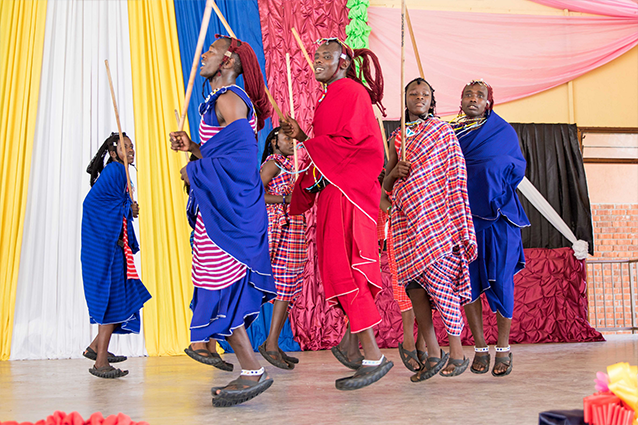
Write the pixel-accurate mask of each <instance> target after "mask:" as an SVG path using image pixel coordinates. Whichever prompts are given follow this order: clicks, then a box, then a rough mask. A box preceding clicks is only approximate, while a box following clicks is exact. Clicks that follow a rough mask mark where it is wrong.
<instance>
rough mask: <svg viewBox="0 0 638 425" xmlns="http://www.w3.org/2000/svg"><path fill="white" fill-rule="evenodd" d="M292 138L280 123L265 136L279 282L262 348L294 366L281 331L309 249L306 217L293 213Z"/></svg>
mask: <svg viewBox="0 0 638 425" xmlns="http://www.w3.org/2000/svg"><path fill="white" fill-rule="evenodd" d="M293 153H294V152H293V142H292V139H291V138H290V137H288V136H286V135H285V134H284V133H283V132H282V131H280V128H279V127H277V128H275V129H274V130H272V131H271V132H270V134H269V135H268V137H267V138H266V145H265V147H264V154H263V157H262V165H261V171H260V175H261V181H262V182H263V183H264V188H265V189H266V195H265V200H266V209H267V210H268V241H269V243H270V261H271V263H272V273H273V276H274V278H275V285H276V286H277V298H276V299H275V301H274V308H273V314H272V322H271V325H270V334H269V335H268V338H267V339H266V341H265V342H264V344H263V345H262V346H260V347H259V352H260V353H261V354H262V356H264V358H265V359H266V360H267V361H269V362H270V363H272V364H273V365H274V366H277V367H279V368H281V369H294V367H295V364H296V363H298V362H299V360H298V359H296V358H294V357H290V356H288V355H286V354H285V353H284V352H283V351H282V350H281V349H280V348H279V334H280V333H281V329H282V327H283V325H284V323H285V322H286V318H287V317H288V306H289V305H290V303H292V302H294V300H295V298H297V296H298V295H299V293H300V292H301V284H302V283H303V269H304V265H305V264H306V258H307V257H308V255H307V251H306V218H305V216H304V215H303V214H301V215H291V214H290V206H289V204H290V197H291V194H292V190H293V188H294V186H295V180H296V179H295V174H294V165H293V161H292V159H291V157H292V155H293Z"/></svg>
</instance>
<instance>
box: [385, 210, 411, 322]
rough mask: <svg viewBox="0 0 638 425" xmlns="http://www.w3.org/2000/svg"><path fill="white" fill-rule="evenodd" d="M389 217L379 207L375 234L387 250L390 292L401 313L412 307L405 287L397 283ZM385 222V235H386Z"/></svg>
mask: <svg viewBox="0 0 638 425" xmlns="http://www.w3.org/2000/svg"><path fill="white" fill-rule="evenodd" d="M389 221H390V217H389V216H388V214H387V213H386V212H385V211H383V210H381V209H379V218H378V219H377V235H378V237H379V246H381V247H382V246H383V241H384V240H385V245H386V247H387V251H388V266H389V268H390V276H391V277H392V294H393V295H394V300H395V301H396V302H397V304H399V310H400V311H401V313H403V312H404V311H408V310H411V309H412V301H410V297H408V294H406V292H405V288H404V287H402V286H401V285H399V279H397V262H396V260H395V258H394V248H393V246H392V226H391V225H390V222H389ZM386 224H387V225H388V228H387V235H386Z"/></svg>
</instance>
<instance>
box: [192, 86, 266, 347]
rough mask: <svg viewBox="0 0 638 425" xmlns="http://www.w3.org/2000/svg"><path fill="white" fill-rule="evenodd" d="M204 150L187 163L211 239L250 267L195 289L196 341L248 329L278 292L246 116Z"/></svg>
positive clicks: (218, 337) (261, 190)
mask: <svg viewBox="0 0 638 425" xmlns="http://www.w3.org/2000/svg"><path fill="white" fill-rule="evenodd" d="M233 91H235V90H233ZM236 93H237V94H240V93H238V92H236ZM240 96H242V98H244V96H245V95H242V94H240ZM247 99H248V98H247V97H246V98H244V100H245V101H246V100H247ZM248 102H249V101H248ZM248 102H247V104H248V105H249V106H250V107H251V105H250V104H249V103H248ZM213 110H214V108H213ZM251 111H252V107H251ZM201 153H202V156H203V158H202V159H200V160H197V161H193V162H190V163H189V164H188V165H187V167H186V171H187V173H188V178H189V180H190V185H191V190H192V196H193V201H194V203H195V204H196V205H197V206H198V208H199V211H200V213H201V215H202V219H203V221H204V226H205V227H206V233H207V234H208V236H209V237H210V239H211V240H212V241H213V242H214V243H215V244H216V245H217V246H218V247H219V248H221V249H222V250H224V251H225V252H226V253H228V254H230V255H231V256H233V257H234V258H235V259H236V260H238V261H239V262H241V263H242V264H244V265H245V266H246V268H247V269H246V275H245V276H244V277H243V278H241V279H240V280H238V281H237V282H234V283H233V284H232V285H230V286H228V287H226V288H224V289H220V290H209V289H204V288H197V287H196V288H195V291H194V294H193V302H192V309H193V321H192V322H191V341H192V342H202V341H207V340H208V339H209V338H210V337H213V338H216V339H225V338H226V337H227V336H229V335H231V334H232V330H233V329H235V328H237V327H239V326H241V325H244V326H245V327H246V328H247V329H248V328H249V326H250V325H251V324H252V322H253V321H254V320H255V319H256V318H257V316H258V315H259V311H260V309H261V306H262V305H263V304H264V303H266V302H268V301H270V300H271V299H274V298H275V297H276V295H277V289H276V287H275V281H274V279H273V277H272V269H271V265H270V254H269V251H268V214H267V212H266V203H265V201H264V194H265V190H264V186H263V184H262V182H261V178H260V177H259V168H258V165H259V164H258V162H257V140H256V139H255V134H254V132H253V129H252V127H251V126H250V124H249V122H248V120H247V119H240V120H237V121H234V122H232V123H231V124H229V125H228V126H226V127H224V128H223V129H222V130H221V131H220V132H219V133H217V134H216V135H215V136H213V137H212V138H211V139H210V140H208V141H207V142H206V143H205V144H204V145H203V146H202V147H201Z"/></svg>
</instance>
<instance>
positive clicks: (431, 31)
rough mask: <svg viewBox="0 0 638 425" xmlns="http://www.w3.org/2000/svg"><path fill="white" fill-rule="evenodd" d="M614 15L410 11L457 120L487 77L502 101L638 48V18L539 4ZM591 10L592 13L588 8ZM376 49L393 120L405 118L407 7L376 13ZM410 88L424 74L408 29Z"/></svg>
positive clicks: (442, 107) (427, 66) (443, 109)
mask: <svg viewBox="0 0 638 425" xmlns="http://www.w3.org/2000/svg"><path fill="white" fill-rule="evenodd" d="M538 2H539V3H543V4H549V3H553V4H556V6H560V5H568V4H569V5H571V6H572V7H575V6H574V4H577V3H582V4H583V8H582V9H583V10H592V11H593V10H601V12H603V11H604V12H608V13H613V11H616V14H617V15H621V17H618V16H616V15H614V16H535V15H510V14H489V13H472V12H444V11H430V10H416V9H413V10H410V18H411V21H412V25H413V27H414V32H415V37H416V42H417V45H418V48H419V54H420V56H421V61H422V62H423V68H424V73H425V78H426V79H427V80H428V81H429V82H430V83H431V84H432V85H433V87H434V88H435V90H436V93H435V96H436V101H437V113H438V114H439V115H450V114H456V113H457V112H458V111H459V103H460V93H461V90H462V88H463V87H464V85H465V84H466V83H467V82H468V81H470V80H472V79H477V78H483V79H484V80H486V81H487V82H489V83H490V84H491V85H492V87H494V97H495V101H496V103H497V104H498V103H504V102H509V101H512V100H516V99H520V98H523V97H526V96H531V95H533V94H536V93H539V92H542V91H544V90H547V89H550V88H552V87H556V86H558V85H560V84H563V83H565V82H568V81H570V80H573V79H574V78H576V77H578V76H580V75H583V74H585V73H587V72H589V71H591V70H592V69H595V68H597V67H599V66H601V65H604V64H606V63H608V62H609V61H611V60H613V59H615V58H617V57H618V56H620V55H622V54H623V53H625V52H627V51H628V50H630V49H631V48H633V47H634V46H636V45H637V44H638V30H636V28H638V16H636V15H635V14H632V12H631V8H630V5H629V4H628V3H627V2H626V1H621V0H616V1H614V2H612V1H608V2H606V3H609V4H611V3H623V4H624V5H625V6H626V7H624V8H613V7H612V6H609V5H608V7H606V8H602V6H601V9H597V8H595V7H594V6H596V5H595V4H594V2H593V1H584V2H581V1H578V2H576V1H569V0H563V1H559V0H538ZM588 6H591V7H588ZM368 16H369V25H370V27H371V28H372V32H371V33H370V49H371V50H372V51H374V52H375V53H376V54H377V55H378V56H379V59H380V61H381V66H382V68H383V72H384V77H385V97H384V100H383V102H384V104H385V106H386V107H387V108H388V119H399V117H400V109H399V108H400V93H401V90H400V77H401V76H400V58H401V49H400V40H401V35H400V28H401V24H400V22H401V13H400V9H391V8H382V7H370V8H368ZM405 54H406V66H405V78H406V82H407V81H410V80H411V79H413V78H415V77H417V76H418V75H419V74H418V68H417V64H416V59H415V56H414V53H413V49H412V44H411V42H410V37H409V35H408V33H407V30H406V46H405Z"/></svg>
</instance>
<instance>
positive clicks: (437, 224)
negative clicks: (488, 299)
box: [384, 78, 476, 382]
mask: <svg viewBox="0 0 638 425" xmlns="http://www.w3.org/2000/svg"><path fill="white" fill-rule="evenodd" d="M433 92H434V90H433V89H432V87H431V86H430V85H429V84H428V83H427V82H426V81H425V80H423V79H422V78H417V79H415V80H413V81H411V82H410V83H409V84H408V85H407V86H406V105H407V109H408V110H407V114H406V116H407V117H408V118H409V121H410V123H408V124H407V125H406V136H407V137H406V144H405V149H406V161H398V154H397V152H400V146H401V145H400V132H399V131H397V132H395V133H394V134H393V137H392V139H393V140H394V141H395V148H396V149H391V150H390V151H391V154H390V159H389V161H388V165H387V167H388V170H391V171H390V172H389V173H388V175H387V177H386V178H385V180H384V188H385V190H386V191H388V192H389V191H392V192H391V196H392V200H393V208H392V217H391V231H392V242H393V248H394V252H395V257H396V263H397V276H398V280H399V283H400V284H401V285H403V286H404V287H405V288H406V290H407V293H408V296H409V297H410V299H411V301H412V305H413V307H414V314H415V315H416V319H417V322H418V324H419V330H420V331H421V332H423V334H424V336H425V340H426V343H427V348H428V352H429V355H430V357H428V358H427V359H426V361H425V362H424V365H423V368H421V369H420V370H419V371H418V372H417V373H416V374H415V375H414V376H412V378H411V380H412V381H413V382H417V381H422V380H425V379H428V378H431V377H432V376H434V375H435V374H436V373H438V372H439V371H441V375H443V376H456V375H459V374H461V373H463V371H465V369H466V368H467V366H468V364H469V361H468V360H467V359H465V357H464V356H463V347H462V346H461V338H460V334H461V330H462V329H463V317H462V315H461V306H463V305H464V304H466V303H468V302H470V300H471V287H470V276H469V269H468V264H469V263H470V262H471V261H473V260H474V259H475V258H476V237H475V235H474V226H473V223H472V215H471V213H470V208H469V201H468V196H467V188H466V185H467V178H466V171H465V162H464V159H463V155H462V153H461V148H460V147H459V144H458V141H457V139H456V136H455V135H454V132H453V131H452V128H451V127H450V126H449V125H448V124H447V123H445V122H443V121H441V120H439V119H437V118H434V115H433V114H434V107H435V101H434V96H433ZM432 308H436V309H437V310H438V311H439V313H440V314H441V318H442V319H443V323H444V325H445V328H446V330H447V333H448V337H449V340H450V353H449V357H450V359H449V361H448V362H447V366H446V367H445V369H443V366H444V365H445V363H446V361H447V356H448V354H447V353H444V352H443V351H442V350H441V349H440V347H439V344H438V341H437V339H436V334H435V332H434V326H433V324H432ZM439 353H441V354H440V357H438V355H439ZM441 369H443V370H441Z"/></svg>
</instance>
